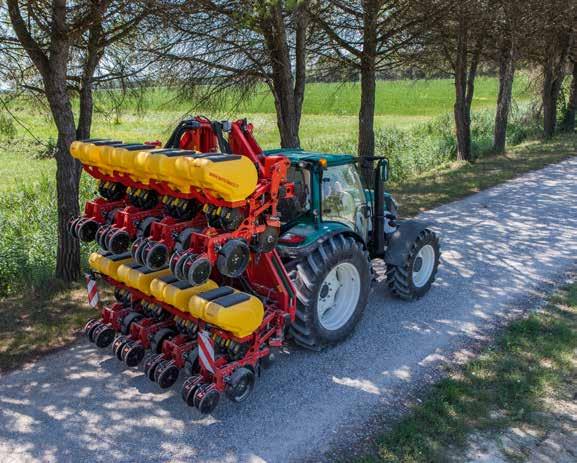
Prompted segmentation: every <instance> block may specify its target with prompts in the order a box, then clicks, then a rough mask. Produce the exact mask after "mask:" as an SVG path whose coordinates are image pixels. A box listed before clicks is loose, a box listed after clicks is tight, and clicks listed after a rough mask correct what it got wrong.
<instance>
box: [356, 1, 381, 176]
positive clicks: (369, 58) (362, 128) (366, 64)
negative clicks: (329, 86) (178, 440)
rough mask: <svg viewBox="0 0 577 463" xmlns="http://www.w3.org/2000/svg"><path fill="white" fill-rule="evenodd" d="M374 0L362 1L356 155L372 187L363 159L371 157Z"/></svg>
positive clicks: (369, 163)
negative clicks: (361, 51) (359, 94)
mask: <svg viewBox="0 0 577 463" xmlns="http://www.w3.org/2000/svg"><path fill="white" fill-rule="evenodd" d="M376 3H377V2H375V1H374V0H373V1H371V0H365V1H364V2H363V23H364V26H363V27H364V29H363V53H362V55H361V107H360V110H359V143H358V154H359V158H360V160H361V175H362V177H363V180H364V182H365V184H366V185H367V186H369V187H372V186H373V163H372V161H367V160H365V159H363V158H366V157H371V156H374V155H375V100H376V56H377V13H378V6H377V4H376Z"/></svg>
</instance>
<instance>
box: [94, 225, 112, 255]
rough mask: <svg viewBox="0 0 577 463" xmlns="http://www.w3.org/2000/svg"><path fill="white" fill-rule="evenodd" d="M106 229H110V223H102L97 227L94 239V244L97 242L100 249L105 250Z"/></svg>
mask: <svg viewBox="0 0 577 463" xmlns="http://www.w3.org/2000/svg"><path fill="white" fill-rule="evenodd" d="M108 230H110V225H102V226H101V227H99V228H98V230H97V231H96V236H95V238H94V239H95V241H96V244H98V246H100V248H101V249H104V250H106V239H105V238H106V234H107V233H108Z"/></svg>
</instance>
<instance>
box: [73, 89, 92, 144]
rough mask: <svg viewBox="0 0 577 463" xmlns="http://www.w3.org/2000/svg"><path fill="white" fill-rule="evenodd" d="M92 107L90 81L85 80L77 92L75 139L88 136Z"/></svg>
mask: <svg viewBox="0 0 577 463" xmlns="http://www.w3.org/2000/svg"><path fill="white" fill-rule="evenodd" d="M93 109H94V101H93V98H92V82H90V81H88V82H86V81H85V82H83V83H82V87H81V88H80V94H79V109H78V125H77V126H76V139H77V140H86V139H87V138H90V132H91V130H92V113H93Z"/></svg>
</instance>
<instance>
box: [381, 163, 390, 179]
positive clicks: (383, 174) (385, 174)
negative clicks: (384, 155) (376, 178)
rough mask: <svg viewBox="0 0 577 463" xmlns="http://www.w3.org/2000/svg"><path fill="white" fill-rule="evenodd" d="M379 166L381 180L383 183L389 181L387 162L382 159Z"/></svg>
mask: <svg viewBox="0 0 577 463" xmlns="http://www.w3.org/2000/svg"><path fill="white" fill-rule="evenodd" d="M379 164H380V168H381V179H382V180H383V182H386V181H388V180H389V161H387V160H386V159H383V160H382V161H381V162H380V163H379Z"/></svg>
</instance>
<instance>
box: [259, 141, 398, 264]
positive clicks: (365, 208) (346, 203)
mask: <svg viewBox="0 0 577 463" xmlns="http://www.w3.org/2000/svg"><path fill="white" fill-rule="evenodd" d="M265 154H267V155H277V154H282V155H283V156H286V157H287V158H289V159H290V161H291V167H290V169H289V174H288V181H290V182H292V183H293V184H294V196H293V197H291V198H289V199H284V200H281V201H280V202H279V212H280V214H281V222H282V224H283V227H282V232H281V238H280V241H279V245H280V246H281V247H282V246H286V247H287V248H293V249H294V248H296V247H302V246H303V245H304V246H306V245H308V244H311V243H314V242H316V240H317V239H319V238H320V237H322V236H326V235H327V233H331V232H336V233H343V232H348V233H350V234H353V235H355V237H356V238H357V239H359V240H361V241H362V242H363V243H364V244H365V245H366V246H367V247H368V248H369V249H370V250H371V254H375V255H378V254H382V252H383V250H382V249H381V250H380V251H379V250H378V249H376V248H375V246H374V245H375V243H376V241H378V240H372V235H373V230H375V229H376V228H380V226H379V225H377V227H375V219H377V218H378V219H380V218H383V221H384V222H386V223H385V224H384V225H383V228H384V229H385V230H388V231H389V232H391V231H394V230H391V227H392V226H394V222H393V220H394V218H396V205H395V203H394V200H393V199H392V197H391V196H390V195H389V194H388V193H384V191H383V182H384V181H385V180H386V178H387V167H388V166H387V162H386V159H384V158H378V163H377V168H376V170H375V190H372V189H368V188H366V187H365V185H363V182H362V180H361V176H360V174H359V170H358V168H357V158H355V157H353V156H351V155H346V154H342V155H338V154H322V153H313V152H307V151H302V150H291V151H284V150H275V151H267V152H266V153H265ZM375 193H377V194H379V196H380V198H382V201H377V202H378V203H381V204H382V205H380V204H377V202H375V200H376V199H377V197H376V194H375ZM380 198H379V199H380ZM379 208H383V212H381V213H377V214H375V213H374V211H378V210H379ZM385 216H387V217H385ZM387 218H388V220H387ZM287 250H288V249H287Z"/></svg>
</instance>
